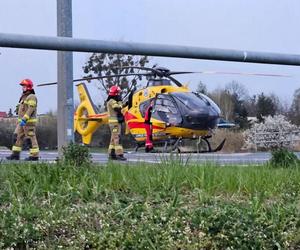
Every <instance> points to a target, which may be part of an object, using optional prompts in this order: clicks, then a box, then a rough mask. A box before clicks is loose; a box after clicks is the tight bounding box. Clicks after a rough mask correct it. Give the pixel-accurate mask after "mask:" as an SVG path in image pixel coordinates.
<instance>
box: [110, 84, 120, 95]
mask: <svg viewBox="0 0 300 250" xmlns="http://www.w3.org/2000/svg"><path fill="white" fill-rule="evenodd" d="M120 92H121V89H120V87H119V86H117V85H114V86H111V87H110V89H109V93H108V95H110V96H117V95H119V94H120Z"/></svg>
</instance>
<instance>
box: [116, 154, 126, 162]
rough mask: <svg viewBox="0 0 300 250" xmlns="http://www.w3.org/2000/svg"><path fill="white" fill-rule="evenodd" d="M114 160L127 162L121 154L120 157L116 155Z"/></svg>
mask: <svg viewBox="0 0 300 250" xmlns="http://www.w3.org/2000/svg"><path fill="white" fill-rule="evenodd" d="M116 160H117V161H127V159H126V158H125V157H124V155H123V154H122V155H117V156H116Z"/></svg>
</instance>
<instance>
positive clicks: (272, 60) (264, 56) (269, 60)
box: [0, 33, 300, 66]
mask: <svg viewBox="0 0 300 250" xmlns="http://www.w3.org/2000/svg"><path fill="white" fill-rule="evenodd" d="M0 47H10V48H26V49H42V50H60V51H78V52H101V53H119V54H133V55H149V56H163V57H178V58H193V59H205V60H220V61H234V62H247V63H264V64H282V65H294V66H300V55H291V54H279V53H269V52H255V51H240V50H229V49H213V48H201V47H192V46H177V45H164V44H146V43H130V42H116V41H103V40H89V39H76V38H68V37H49V36H32V35H19V34H7V33H0Z"/></svg>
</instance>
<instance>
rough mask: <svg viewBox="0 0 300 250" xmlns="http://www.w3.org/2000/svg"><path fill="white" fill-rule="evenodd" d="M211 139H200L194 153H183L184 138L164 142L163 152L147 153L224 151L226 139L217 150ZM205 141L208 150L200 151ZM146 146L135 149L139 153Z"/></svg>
mask: <svg viewBox="0 0 300 250" xmlns="http://www.w3.org/2000/svg"><path fill="white" fill-rule="evenodd" d="M210 137H211V136H209V137H200V138H199V139H198V142H197V150H193V151H182V150H181V149H180V147H181V145H182V138H177V139H176V140H166V141H164V142H163V148H162V150H158V149H155V150H151V151H149V152H147V153H171V152H173V153H174V152H175V153H213V152H218V151H220V150H222V148H223V146H224V144H225V141H226V138H225V139H224V140H223V141H222V142H221V143H220V144H219V146H218V147H216V148H215V149H212V147H211V144H210V142H209V141H208V139H209V138H210ZM202 141H204V142H205V144H206V148H207V150H200V143H201V142H202ZM143 146H144V144H143V143H138V144H137V145H136V147H135V152H137V151H138V150H139V148H141V147H143Z"/></svg>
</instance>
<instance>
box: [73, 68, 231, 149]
mask: <svg viewBox="0 0 300 250" xmlns="http://www.w3.org/2000/svg"><path fill="white" fill-rule="evenodd" d="M130 68H137V69H140V70H144V71H146V72H147V73H142V74H139V75H143V76H147V78H148V82H147V84H146V86H145V87H144V88H142V89H139V90H132V91H131V93H130V94H129V96H128V98H127V102H126V106H125V107H124V108H123V110H122V113H123V115H124V118H125V123H126V133H130V134H131V135H132V136H133V138H134V139H135V140H136V142H137V147H136V150H137V149H138V148H139V147H140V146H142V145H143V144H144V143H145V140H146V131H145V125H144V123H145V111H146V109H147V107H148V106H149V105H150V103H151V102H152V103H154V104H153V111H152V117H151V123H152V129H153V133H152V138H153V142H154V143H155V142H159V143H161V142H165V147H167V145H168V144H169V145H171V148H172V149H177V150H179V148H178V144H179V142H180V141H181V140H182V139H199V138H201V139H203V140H204V141H205V142H206V143H207V146H208V147H207V150H206V151H208V152H211V151H218V150H221V149H222V147H223V145H224V143H225V139H224V140H223V141H222V142H221V144H220V145H219V146H218V147H217V148H216V149H212V148H211V146H210V143H209V141H208V139H209V138H210V137H211V133H212V130H213V129H214V128H216V126H217V124H218V120H219V117H220V113H221V111H220V109H219V107H218V106H217V105H216V104H215V103H214V102H213V101H212V100H211V99H210V98H209V97H208V96H206V95H203V94H198V93H194V92H192V91H191V90H190V89H189V88H188V87H187V86H185V85H183V84H181V83H180V82H179V81H177V80H176V79H175V78H174V77H173V76H172V75H176V74H187V73H194V72H172V71H170V70H169V69H166V68H163V67H154V68H147V67H130ZM136 74H138V73H136ZM136 74H134V75H136ZM126 75H128V74H126ZM129 75H131V74H129ZM120 76H124V75H116V77H120ZM104 77H105V76H104ZM110 77H111V76H110ZM98 78H100V77H95V78H94V79H98ZM89 79H91V78H89ZM77 90H78V93H79V98H80V104H79V106H78V107H77V110H76V112H75V115H74V126H75V131H77V132H78V133H79V134H80V135H81V136H82V141H83V143H84V144H90V143H91V140H92V135H93V133H94V132H95V131H96V130H97V129H98V128H99V127H100V126H101V125H103V124H107V123H108V115H107V113H106V112H104V113H97V111H96V108H95V105H94V104H93V102H92V100H91V98H90V95H89V92H88V90H87V87H86V85H85V84H84V83H80V84H78V85H77Z"/></svg>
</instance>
